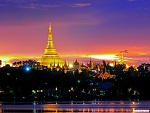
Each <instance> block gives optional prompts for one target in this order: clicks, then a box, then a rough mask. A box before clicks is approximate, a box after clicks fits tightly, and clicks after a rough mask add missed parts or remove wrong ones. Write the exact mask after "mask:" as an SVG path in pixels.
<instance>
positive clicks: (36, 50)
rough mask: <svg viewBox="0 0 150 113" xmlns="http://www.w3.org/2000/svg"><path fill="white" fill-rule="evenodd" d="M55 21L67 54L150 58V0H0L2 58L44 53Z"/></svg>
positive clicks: (56, 37) (60, 46)
mask: <svg viewBox="0 0 150 113" xmlns="http://www.w3.org/2000/svg"><path fill="white" fill-rule="evenodd" d="M50 22H51V23H52V27H53V40H54V44H55V47H56V49H57V52H58V54H59V55H60V56H61V57H62V58H65V59H66V58H68V60H69V58H77V57H82V59H84V58H87V57H91V55H106V54H107V55H119V53H120V51H124V50H128V53H125V58H127V59H129V61H128V62H130V63H131V64H137V65H139V64H140V63H142V62H143V63H144V62H146V63H148V62H149V63H150V0H0V59H2V60H9V59H21V58H38V57H40V56H42V55H43V53H44V49H45V47H46V44H47V35H48V26H49V23H50Z"/></svg>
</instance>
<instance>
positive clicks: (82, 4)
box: [72, 3, 92, 7]
mask: <svg viewBox="0 0 150 113" xmlns="http://www.w3.org/2000/svg"><path fill="white" fill-rule="evenodd" d="M90 5H92V4H91V3H75V4H73V6H72V7H86V6H90Z"/></svg>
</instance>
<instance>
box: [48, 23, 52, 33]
mask: <svg viewBox="0 0 150 113" xmlns="http://www.w3.org/2000/svg"><path fill="white" fill-rule="evenodd" d="M48 29H49V33H52V24H51V22H50V24H49V28H48Z"/></svg>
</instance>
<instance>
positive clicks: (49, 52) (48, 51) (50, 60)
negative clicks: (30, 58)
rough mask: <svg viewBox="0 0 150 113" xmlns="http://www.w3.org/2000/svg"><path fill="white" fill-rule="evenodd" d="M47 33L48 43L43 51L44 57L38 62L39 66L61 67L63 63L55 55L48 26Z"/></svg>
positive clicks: (50, 29) (50, 30) (50, 28)
mask: <svg viewBox="0 0 150 113" xmlns="http://www.w3.org/2000/svg"><path fill="white" fill-rule="evenodd" d="M48 29H49V31H48V43H47V46H46V48H45V50H44V55H43V56H42V57H41V58H40V59H39V60H38V62H40V64H41V65H44V66H48V67H51V66H57V65H59V66H61V67H62V66H63V65H64V61H63V60H62V59H61V58H60V57H59V55H58V54H57V51H56V48H55V47H54V42H53V36H52V26H51V24H50V25H49V28H48Z"/></svg>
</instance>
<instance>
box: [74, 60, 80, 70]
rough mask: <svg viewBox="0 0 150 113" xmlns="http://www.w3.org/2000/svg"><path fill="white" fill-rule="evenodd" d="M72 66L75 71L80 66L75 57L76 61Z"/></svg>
mask: <svg viewBox="0 0 150 113" xmlns="http://www.w3.org/2000/svg"><path fill="white" fill-rule="evenodd" d="M73 68H74V71H77V70H79V68H80V65H79V62H78V61H77V59H76V61H75V62H74V63H73Z"/></svg>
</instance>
